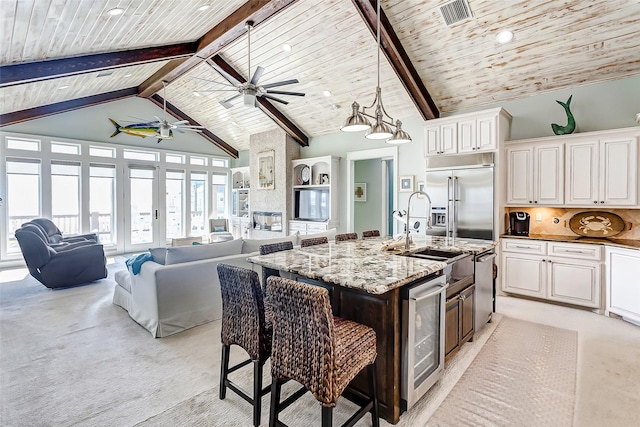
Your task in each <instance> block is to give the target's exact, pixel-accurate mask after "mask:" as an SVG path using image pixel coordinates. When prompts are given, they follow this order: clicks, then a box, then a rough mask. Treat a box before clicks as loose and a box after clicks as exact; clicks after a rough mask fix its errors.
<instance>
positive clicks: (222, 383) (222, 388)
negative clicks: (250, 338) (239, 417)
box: [219, 344, 230, 400]
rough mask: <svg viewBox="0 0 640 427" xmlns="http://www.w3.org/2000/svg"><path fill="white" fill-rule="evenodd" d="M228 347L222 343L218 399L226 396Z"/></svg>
mask: <svg viewBox="0 0 640 427" xmlns="http://www.w3.org/2000/svg"><path fill="white" fill-rule="evenodd" d="M229 347H230V346H228V345H224V344H223V345H222V362H221V363H220V395H219V396H220V400H224V398H225V397H227V372H228V371H229Z"/></svg>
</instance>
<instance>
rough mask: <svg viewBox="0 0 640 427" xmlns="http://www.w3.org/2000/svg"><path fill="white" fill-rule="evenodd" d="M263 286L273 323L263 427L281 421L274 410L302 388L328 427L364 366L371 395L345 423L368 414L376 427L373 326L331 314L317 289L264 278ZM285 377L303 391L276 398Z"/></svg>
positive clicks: (326, 296) (326, 295)
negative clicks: (267, 404)
mask: <svg viewBox="0 0 640 427" xmlns="http://www.w3.org/2000/svg"><path fill="white" fill-rule="evenodd" d="M267 288H268V290H269V293H270V295H272V299H271V303H272V306H273V307H272V309H273V325H274V330H273V342H272V346H273V349H272V356H271V376H272V382H271V409H270V412H269V426H272V427H275V426H279V425H282V423H281V422H280V421H279V420H278V414H279V413H280V412H281V411H282V410H283V409H285V408H286V407H287V406H289V405H290V404H291V403H293V401H295V400H296V399H297V398H298V397H300V396H301V395H302V394H304V393H305V392H306V391H307V390H308V391H310V392H311V394H313V396H314V397H315V398H316V400H318V401H319V402H320V403H321V404H322V426H325V427H326V426H331V425H332V416H333V408H334V407H335V406H336V402H337V400H338V398H339V397H340V396H341V395H342V392H343V391H344V389H345V388H346V387H347V385H348V384H349V382H351V380H352V379H353V378H354V377H355V376H356V375H357V374H358V373H359V372H360V371H361V370H362V369H364V368H365V367H367V368H368V377H369V387H370V391H371V396H372V397H371V399H370V400H368V401H367V402H366V403H365V404H364V405H363V406H362V407H361V408H360V409H359V410H358V411H357V412H356V413H355V414H354V415H353V416H352V417H351V418H350V419H349V420H348V421H347V422H346V423H345V425H353V424H355V422H356V421H357V420H359V419H360V418H362V417H363V416H364V415H366V414H367V413H368V412H371V417H372V422H373V425H374V426H376V427H377V426H379V419H378V399H377V394H376V378H375V360H376V355H377V353H376V333H375V332H374V331H373V329H371V328H370V327H368V326H365V325H362V324H360V323H356V322H352V321H350V320H345V319H341V318H339V317H334V316H333V314H332V313H331V304H330V302H329V292H328V291H327V290H326V289H324V288H322V287H319V286H313V285H309V284H306V283H301V282H296V281H293V280H289V279H285V278H282V277H270V278H269V280H268V282H267ZM290 379H292V380H294V381H297V382H299V383H300V384H302V385H303V389H301V390H299V391H298V392H296V393H294V394H292V395H291V396H290V397H289V398H287V399H286V400H285V401H283V402H280V390H281V387H282V384H283V383H284V382H286V381H288V380H290Z"/></svg>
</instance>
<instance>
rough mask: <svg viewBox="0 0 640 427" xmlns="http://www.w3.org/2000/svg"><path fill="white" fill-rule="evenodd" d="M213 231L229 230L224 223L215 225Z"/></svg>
mask: <svg viewBox="0 0 640 427" xmlns="http://www.w3.org/2000/svg"><path fill="white" fill-rule="evenodd" d="M213 231H214V232H220V231H227V230H225V227H224V225H216V226H215V227H213Z"/></svg>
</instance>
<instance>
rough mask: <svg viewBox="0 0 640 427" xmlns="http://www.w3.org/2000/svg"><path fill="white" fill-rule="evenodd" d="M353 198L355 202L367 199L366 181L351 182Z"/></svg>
mask: <svg viewBox="0 0 640 427" xmlns="http://www.w3.org/2000/svg"><path fill="white" fill-rule="evenodd" d="M353 200H354V201H356V202H366V201H367V183H366V182H356V183H354V184H353Z"/></svg>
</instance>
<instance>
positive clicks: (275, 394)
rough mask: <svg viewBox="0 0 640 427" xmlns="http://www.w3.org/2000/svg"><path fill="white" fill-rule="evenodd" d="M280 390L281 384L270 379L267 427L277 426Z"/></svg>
mask: <svg viewBox="0 0 640 427" xmlns="http://www.w3.org/2000/svg"><path fill="white" fill-rule="evenodd" d="M281 388H282V383H281V382H280V381H279V380H277V379H275V378H274V377H272V378H271V409H270V410H269V427H276V426H277V425H278V412H279V410H280V408H279V407H278V406H279V405H280V390H281Z"/></svg>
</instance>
